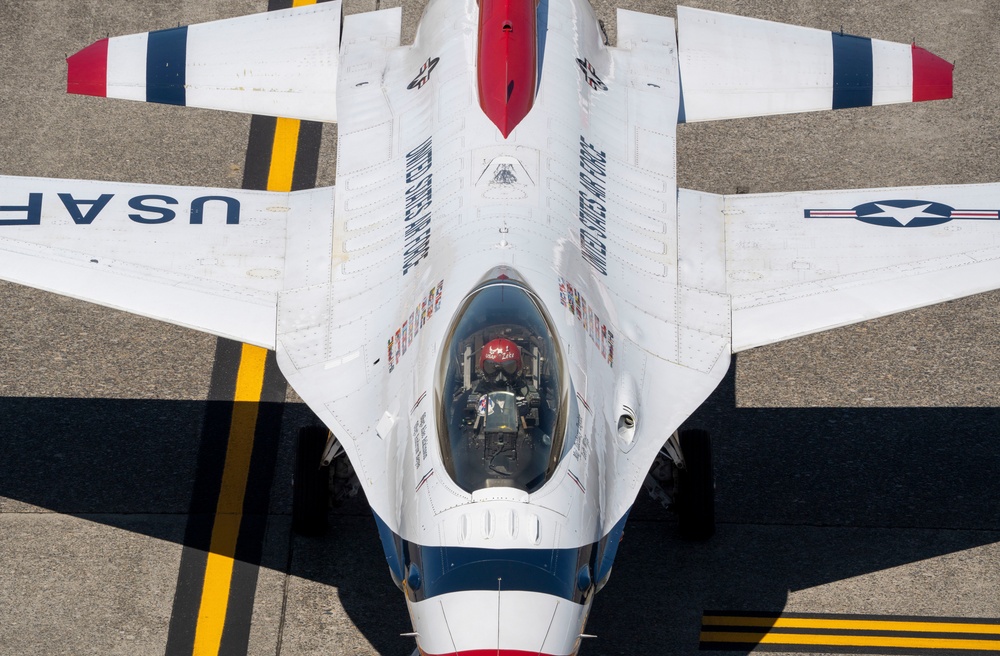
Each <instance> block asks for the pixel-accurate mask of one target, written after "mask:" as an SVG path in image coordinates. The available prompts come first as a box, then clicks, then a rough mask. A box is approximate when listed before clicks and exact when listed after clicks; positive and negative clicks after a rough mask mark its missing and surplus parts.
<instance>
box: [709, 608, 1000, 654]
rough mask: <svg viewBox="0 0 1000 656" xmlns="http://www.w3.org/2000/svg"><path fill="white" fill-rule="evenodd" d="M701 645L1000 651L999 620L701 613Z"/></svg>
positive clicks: (719, 647)
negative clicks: (702, 614)
mask: <svg viewBox="0 0 1000 656" xmlns="http://www.w3.org/2000/svg"><path fill="white" fill-rule="evenodd" d="M701 644H702V647H703V648H712V649H735V648H738V647H737V645H739V646H740V647H746V646H748V645H788V646H795V647H800V646H810V647H814V648H818V650H821V651H826V652H833V653H836V652H837V651H838V648H841V647H875V648H896V649H921V650H923V649H928V650H934V649H948V650H955V651H978V652H994V651H995V652H1000V621H995V620H975V619H969V620H955V619H936V618H931V617H928V618H905V619H904V618H900V619H887V618H881V617H880V618H869V617H864V616H822V615H816V616H810V615H798V614H796V615H778V616H775V615H768V614H759V615H753V614H725V613H705V615H704V616H703V617H702V626H701Z"/></svg>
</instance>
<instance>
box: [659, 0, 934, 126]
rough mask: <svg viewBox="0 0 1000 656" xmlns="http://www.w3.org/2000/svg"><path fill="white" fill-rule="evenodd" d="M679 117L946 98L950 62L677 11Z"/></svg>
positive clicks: (918, 52) (871, 43) (829, 35)
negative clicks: (679, 77)
mask: <svg viewBox="0 0 1000 656" xmlns="http://www.w3.org/2000/svg"><path fill="white" fill-rule="evenodd" d="M677 39H678V53H679V65H680V70H681V91H682V96H681V110H680V115H679V120H680V121H681V122H685V121H686V122H689V123H691V122H695V121H712V120H717V119H727V118H741V117H748V116H766V115H770V114H789V113H795V112H811V111H819V110H824V109H844V108H847V107H867V106H870V105H885V104H889V103H902V102H916V101H921V100H940V99H944V98H951V95H952V68H953V66H952V65H951V64H950V63H948V62H946V61H945V60H943V59H941V58H940V57H938V56H936V55H933V54H931V53H930V52H928V51H926V50H924V49H923V48H918V47H917V46H916V45H910V44H901V43H890V42H888V41H881V40H879V39H868V38H863V37H858V36H852V35H850V34H842V33H837V32H827V31H824V30H818V29H813V28H809V27H799V26H796V25H786V24H784V23H775V22H771V21H765V20H759V19H756V18H746V17H743V16H732V15H729V14H720V13H717V12H714V11H705V10H702V9H692V8H690V7H678V8H677Z"/></svg>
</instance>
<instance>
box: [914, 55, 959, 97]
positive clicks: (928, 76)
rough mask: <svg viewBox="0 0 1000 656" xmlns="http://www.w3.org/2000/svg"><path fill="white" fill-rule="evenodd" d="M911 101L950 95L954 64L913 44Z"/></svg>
mask: <svg viewBox="0 0 1000 656" xmlns="http://www.w3.org/2000/svg"><path fill="white" fill-rule="evenodd" d="M911 48H912V52H913V102H920V101H923V100H947V99H948V98H951V97H952V93H953V89H952V72H953V71H954V69H955V65H954V64H952V63H951V62H948V61H946V60H944V59H942V58H941V57H938V56H937V55H935V54H934V53H932V52H930V51H928V50H924V49H923V48H921V47H919V46H917V45H916V44H913V45H912V46H911Z"/></svg>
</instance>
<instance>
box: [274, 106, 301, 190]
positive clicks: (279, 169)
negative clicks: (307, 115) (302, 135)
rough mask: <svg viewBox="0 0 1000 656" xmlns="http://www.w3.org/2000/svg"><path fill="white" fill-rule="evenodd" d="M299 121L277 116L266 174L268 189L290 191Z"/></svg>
mask: <svg viewBox="0 0 1000 656" xmlns="http://www.w3.org/2000/svg"><path fill="white" fill-rule="evenodd" d="M299 125H300V121H299V120H297V119H293V118H279V119H278V122H277V125H275V127H274V146H273V147H272V149H271V169H270V171H269V172H268V176H267V190H268V191H291V190H292V174H293V173H294V171H295V151H296V149H297V147H298V143H299Z"/></svg>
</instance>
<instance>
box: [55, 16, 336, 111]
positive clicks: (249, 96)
mask: <svg viewBox="0 0 1000 656" xmlns="http://www.w3.org/2000/svg"><path fill="white" fill-rule="evenodd" d="M339 35H340V2H329V3H323V4H320V5H310V6H305V7H296V8H293V9H286V10H281V11H273V12H267V13H263V14H252V15H249V16H241V17H238V18H231V19H227V20H220V21H213V22H209V23H201V24H197V25H190V26H185V27H176V28H171V29H166V30H157V31H154V32H143V33H140V34H130V35H127V36H118V37H111V38H107V39H101V40H100V41H97V42H96V43H94V44H92V45H90V46H88V47H86V48H84V49H83V50H81V51H80V52H78V53H76V54H75V55H72V56H70V57H69V58H68V59H67V65H68V75H67V82H66V90H67V91H68V92H69V93H75V94H83V95H89V96H101V97H108V98H124V99H126V100H138V101H144V102H155V103H164V104H168V105H186V106H190V107H204V108H208V109H223V110H229V111H236V112H247V113H254V114H264V115H268V116H284V117H288V118H301V119H310V120H318V121H335V120H336V87H337V67H338V61H339V47H340V37H339Z"/></svg>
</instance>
